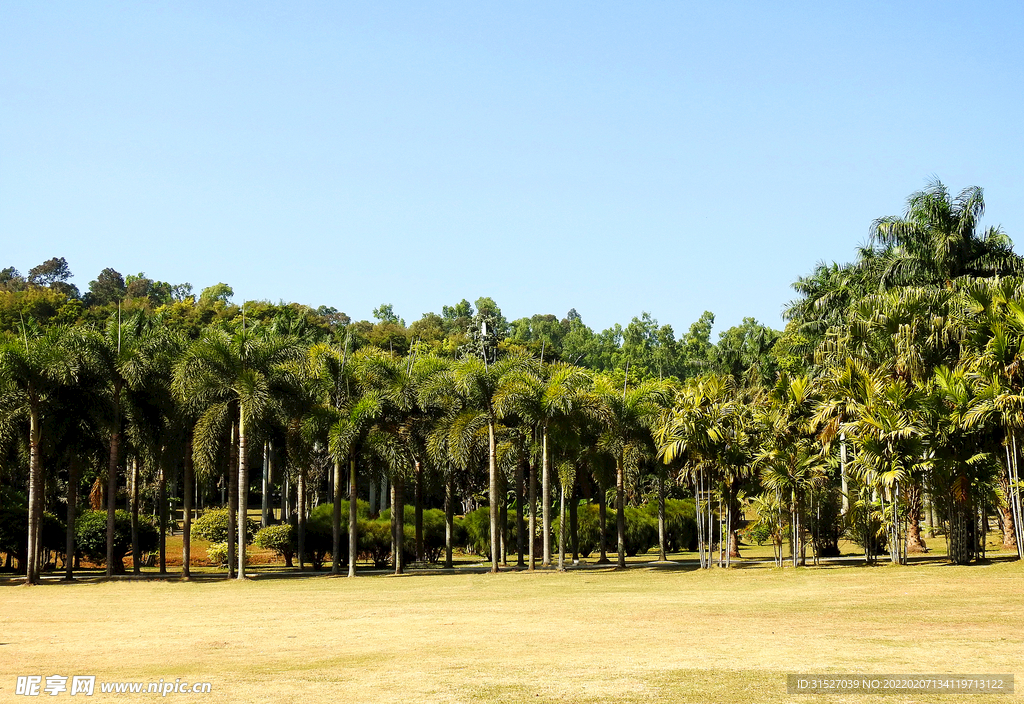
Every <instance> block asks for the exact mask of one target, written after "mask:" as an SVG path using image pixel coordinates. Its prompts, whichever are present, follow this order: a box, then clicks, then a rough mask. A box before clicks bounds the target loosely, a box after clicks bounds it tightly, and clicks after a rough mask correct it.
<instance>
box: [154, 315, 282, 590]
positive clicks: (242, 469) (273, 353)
mask: <svg viewBox="0 0 1024 704" xmlns="http://www.w3.org/2000/svg"><path fill="white" fill-rule="evenodd" d="M297 351H298V348H297V346H296V345H295V343H294V341H293V340H290V339H288V338H282V337H277V336H273V335H268V334H265V333H263V332H261V331H259V330H253V329H249V330H245V329H243V330H242V331H240V332H238V333H235V334H234V335H232V334H230V333H227V332H224V331H218V330H207V331H206V333H205V334H204V335H203V336H202V337H201V338H200V339H199V340H197V341H196V342H195V343H193V344H192V345H191V346H190V347H189V349H188V350H187V351H186V352H185V354H184V355H183V356H182V358H181V360H180V361H179V363H178V364H177V366H176V367H175V373H174V382H173V384H174V389H175V392H176V394H177V396H178V398H179V399H181V400H183V401H185V402H186V403H188V404H190V405H192V406H194V407H195V408H199V409H205V412H204V413H203V416H207V415H208V414H211V413H212V414H213V415H215V416H220V417H223V414H224V413H225V411H228V410H231V409H237V419H238V425H237V427H238V433H237V438H238V468H237V471H238V475H237V476H238V508H239V510H240V511H241V517H240V518H239V520H238V521H237V524H238V571H237V575H238V579H244V578H245V544H246V521H247V519H246V516H247V507H248V499H249V464H248V458H249V448H248V441H249V434H250V433H251V432H252V431H255V430H257V427H256V426H257V425H258V423H259V422H261V421H262V420H263V419H265V418H267V417H269V416H270V414H271V411H272V407H273V406H274V405H275V402H276V398H275V394H277V393H279V392H280V391H281V389H282V388H283V383H284V374H283V370H282V368H281V367H282V365H283V363H285V362H287V361H289V360H290V359H292V358H294V357H295V355H296V353H297ZM203 416H201V417H200V421H199V423H198V424H197V426H196V431H195V432H196V435H199V434H200V432H201V431H204V430H207V429H208V428H210V427H211V425H213V424H212V423H204V422H203ZM219 437H221V436H220V435H219V434H217V433H215V434H214V435H213V437H212V438H204V439H203V443H204V444H208V443H209V441H210V440H211V439H212V440H213V441H214V442H215V441H216V439H217V438H219ZM230 473H231V472H229V474H230Z"/></svg>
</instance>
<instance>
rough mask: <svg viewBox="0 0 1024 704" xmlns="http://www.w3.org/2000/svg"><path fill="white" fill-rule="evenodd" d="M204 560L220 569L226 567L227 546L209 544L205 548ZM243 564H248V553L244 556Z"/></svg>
mask: <svg viewBox="0 0 1024 704" xmlns="http://www.w3.org/2000/svg"><path fill="white" fill-rule="evenodd" d="M206 559H208V560H209V561H210V562H212V563H213V564H215V565H218V566H220V567H227V566H228V544H227V542H226V541H225V542H223V543H210V544H209V545H207V546H206ZM245 564H246V565H248V564H249V553H248V552H247V553H246V554H245Z"/></svg>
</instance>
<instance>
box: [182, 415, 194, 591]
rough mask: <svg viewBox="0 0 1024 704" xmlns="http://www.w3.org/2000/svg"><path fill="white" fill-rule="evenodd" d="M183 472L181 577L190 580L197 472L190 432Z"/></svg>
mask: <svg viewBox="0 0 1024 704" xmlns="http://www.w3.org/2000/svg"><path fill="white" fill-rule="evenodd" d="M183 471H184V474H185V477H184V480H185V500H184V501H183V502H182V504H183V507H184V514H185V515H184V516H183V518H184V521H183V522H182V524H181V577H182V579H188V578H189V577H191V576H192V575H191V574H190V572H191V566H192V565H191V562H192V484H193V482H194V480H195V472H194V468H193V465H192V433H191V432H189V433H188V436H187V438H186V440H185V457H184V467H183Z"/></svg>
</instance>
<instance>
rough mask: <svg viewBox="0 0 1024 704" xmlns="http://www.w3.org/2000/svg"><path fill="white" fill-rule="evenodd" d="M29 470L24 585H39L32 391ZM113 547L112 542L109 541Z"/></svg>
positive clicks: (39, 473) (38, 470) (38, 481)
mask: <svg viewBox="0 0 1024 704" xmlns="http://www.w3.org/2000/svg"><path fill="white" fill-rule="evenodd" d="M29 396H30V410H29V431H28V433H29V461H28V462H29V470H28V553H27V555H26V560H25V562H26V564H25V583H26V584H39V575H40V572H41V570H40V566H39V552H40V545H39V536H40V526H41V525H42V522H43V514H42V510H41V509H42V506H43V502H42V501H41V496H42V493H43V490H44V489H43V464H42V461H41V459H40V457H39V440H40V429H39V411H38V410H37V404H36V397H35V392H34V391H31V390H30V391H29ZM111 545H113V541H111Z"/></svg>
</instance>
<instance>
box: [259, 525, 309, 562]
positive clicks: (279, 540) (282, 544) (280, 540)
mask: <svg viewBox="0 0 1024 704" xmlns="http://www.w3.org/2000/svg"><path fill="white" fill-rule="evenodd" d="M297 540H298V538H297V536H296V531H295V526H293V525H291V524H287V523H286V524H284V525H279V526H267V527H266V528H261V529H260V530H259V532H257V533H256V537H255V538H254V539H253V544H254V545H256V547H258V548H263V549H264V550H273V551H274V552H276V553H277V554H278V555H279V556H281V557H283V558H284V564H285V567H291V566H292V556H293V555H295V550H296V542H297Z"/></svg>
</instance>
